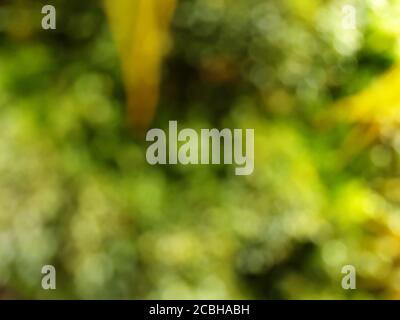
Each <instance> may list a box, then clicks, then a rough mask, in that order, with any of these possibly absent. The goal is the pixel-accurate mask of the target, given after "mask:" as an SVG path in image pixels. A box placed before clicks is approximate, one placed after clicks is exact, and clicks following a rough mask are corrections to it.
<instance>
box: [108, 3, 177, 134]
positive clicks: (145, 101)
mask: <svg viewBox="0 0 400 320" xmlns="http://www.w3.org/2000/svg"><path fill="white" fill-rule="evenodd" d="M176 1H177V0H104V6H105V10H106V13H107V16H108V19H109V23H110V27H111V31H112V34H113V36H114V39H115V41H116V44H117V47H118V51H119V54H120V57H121V65H122V73H123V77H124V82H125V88H126V94H127V104H128V106H127V108H128V118H129V122H130V124H132V125H133V126H134V128H135V131H136V132H138V133H142V132H144V131H145V130H146V129H147V128H148V127H149V125H150V124H151V121H152V119H153V117H154V114H155V110H156V107H157V104H158V98H159V85H160V78H161V65H162V60H163V58H164V56H165V54H166V52H167V50H168V44H169V37H168V29H169V25H170V21H171V19H172V17H173V14H174V11H175V7H176Z"/></svg>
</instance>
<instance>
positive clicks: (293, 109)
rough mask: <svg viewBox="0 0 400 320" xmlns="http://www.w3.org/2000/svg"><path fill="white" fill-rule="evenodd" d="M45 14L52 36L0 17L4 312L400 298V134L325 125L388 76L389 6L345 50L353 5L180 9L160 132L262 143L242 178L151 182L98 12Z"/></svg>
mask: <svg viewBox="0 0 400 320" xmlns="http://www.w3.org/2000/svg"><path fill="white" fill-rule="evenodd" d="M52 2H53V4H54V5H55V7H56V8H57V30H55V31H45V30H42V29H41V25H40V21H41V18H42V15H41V13H40V9H41V7H42V6H43V5H44V4H45V3H44V2H43V1H1V2H0V298H42V299H47V298H49V299H52V298H82V299H86V298H129V299H138V298H142V299H146V298H162V299H164V298H169V299H172V298H185V299H188V298H194V299H205V298H216V299H225V298H231V299H242V298H244V299H248V298H257V299H260V298H275V299H276V298H282V299H293V298H297V299H306V298H316V299H324V298H339V299H358V298H390V299H395V298H399V297H400V272H399V269H398V268H397V267H398V264H399V262H400V246H399V244H400V242H399V238H400V212H399V203H400V194H399V192H398V191H397V190H399V187H400V180H399V179H398V175H399V165H398V163H399V152H400V142H399V141H400V140H399V137H400V135H399V132H398V130H396V126H394V127H393V126H391V127H390V130H389V131H388V130H385V128H386V127H385V123H382V121H381V122H379V124H378V126H379V128H378V129H377V131H378V134H376V135H374V136H373V138H371V139H368V135H367V133H366V132H369V131H368V130H369V129H368V128H369V127H368V123H365V122H363V121H362V119H360V120H359V121H358V119H357V118H352V119H351V121H350V120H348V119H346V118H345V117H340V116H338V113H339V112H337V110H338V109H339V107H338V106H336V102H337V101H341V100H340V99H342V98H344V97H347V96H350V95H353V94H356V93H357V92H359V91H360V90H362V89H364V90H367V92H368V88H369V87H368V86H369V84H370V83H372V82H373V81H374V79H375V78H376V77H379V76H380V74H382V73H384V72H385V71H386V70H387V69H388V68H389V67H390V66H391V65H392V64H394V63H395V62H396V60H397V57H398V54H399V52H400V51H399V45H398V44H399V38H398V37H399V32H400V26H398V25H397V24H396V21H397V20H396V14H397V13H398V12H399V10H400V2H399V1H389V0H387V1H373V0H370V1H361V0H360V1H356V0H353V1H350V2H351V4H353V5H354V6H355V8H356V10H357V28H355V29H353V30H351V29H346V30H345V29H343V27H342V25H341V23H342V11H341V8H342V6H343V5H344V4H348V3H349V1H340V0H337V1H319V0H308V1H301V0H283V1H282V0H281V1H278V0H277V1H264V0H181V1H179V2H178V4H177V8H176V12H175V16H174V20H173V23H172V27H171V30H170V33H171V45H170V47H171V48H170V52H169V55H168V57H167V59H166V60H165V61H164V64H163V70H162V82H161V88H160V90H161V93H160V100H159V104H158V110H157V114H156V119H155V121H154V123H153V125H152V126H153V127H162V128H166V127H167V126H168V120H178V123H179V125H180V126H182V128H183V127H193V128H212V127H218V128H223V127H230V128H254V129H255V133H256V141H255V171H254V173H253V175H251V176H248V177H238V176H234V175H233V173H232V170H231V168H229V167H227V166H186V167H185V166H181V165H178V166H155V167H152V166H150V165H148V164H147V163H146V160H145V150H146V144H145V143H144V139H142V138H138V137H135V135H133V134H132V130H131V128H130V127H129V126H128V125H127V121H126V110H125V109H126V107H125V106H126V103H125V91H124V86H123V80H122V78H123V77H122V75H121V74H122V73H121V71H120V70H121V67H120V61H119V58H118V54H117V50H116V48H115V44H114V42H113V38H112V36H111V34H110V30H109V27H108V24H107V19H106V17H105V14H104V11H103V8H102V5H101V3H100V2H99V1H78V0H69V1H66V0H65V1H62V0H54V1H52ZM115 3H116V4H117V3H118V1H117V0H115ZM126 14H127V15H129V13H126ZM143 33H144V34H145V33H146V28H145V26H143ZM137 41H139V42H140V39H137ZM144 63H145V61H144ZM395 83H396V82H395ZM387 86H388V87H389V86H390V83H388V84H387ZM383 90H384V89H383ZM399 91H400V90H399ZM373 96H376V97H377V99H378V98H380V97H381V96H384V92H383V93H382V92H380V93H379V94H378V93H375V92H373ZM357 101H358V100H356V101H355V102H354V103H355V104H357ZM378 101H380V100H379V99H378ZM359 107H360V108H361V109H362V105H360V106H359ZM381 107H382V109H383V108H384V107H385V104H384V103H383V104H382V106H381ZM346 112H347V110H346V111H345V113H346ZM364 140H365V141H364ZM45 264H52V265H54V266H55V267H56V269H57V290H55V291H44V290H43V289H42V288H41V286H40V282H41V276H42V275H41V274H40V270H41V267H42V266H43V265H45ZM347 264H351V265H354V266H355V267H356V268H357V272H358V273H357V290H354V291H345V290H343V289H342V288H341V279H342V276H343V275H342V274H341V268H342V266H344V265H347Z"/></svg>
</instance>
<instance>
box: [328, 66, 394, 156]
mask: <svg viewBox="0 0 400 320" xmlns="http://www.w3.org/2000/svg"><path fill="white" fill-rule="evenodd" d="M333 110H334V112H335V113H336V115H337V116H338V117H339V119H340V120H345V121H348V122H350V123H354V124H356V126H355V127H354V128H353V130H352V132H351V133H350V134H349V136H348V138H347V140H346V141H345V144H344V147H343V150H344V152H345V157H344V158H346V160H345V162H347V161H348V160H349V158H350V157H352V156H354V155H355V154H357V153H358V152H360V151H361V150H362V149H364V148H365V147H367V146H368V145H370V144H372V143H373V142H374V141H376V139H377V138H379V137H380V135H382V134H383V133H385V132H388V131H390V132H392V133H393V132H394V130H396V128H397V127H398V125H399V124H400V65H398V64H397V65H395V66H394V67H392V68H391V69H390V70H388V71H387V72H385V73H384V74H383V75H381V76H380V77H378V78H377V79H375V80H374V81H373V82H372V83H371V84H370V85H369V86H368V87H367V88H366V89H364V90H362V91H361V92H360V93H358V94H356V95H354V96H351V97H349V98H345V99H343V100H340V101H339V102H337V103H336V104H335V105H334V109H333Z"/></svg>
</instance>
